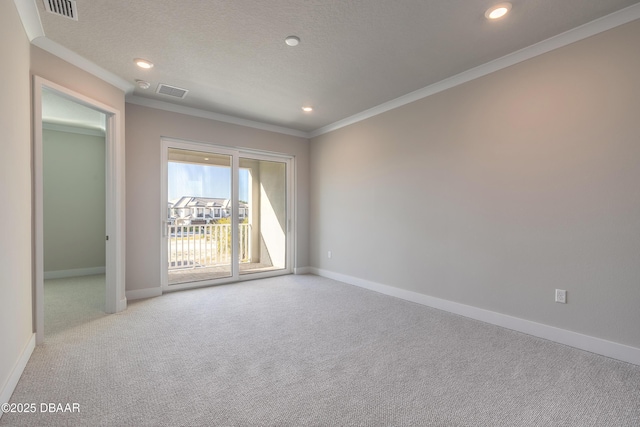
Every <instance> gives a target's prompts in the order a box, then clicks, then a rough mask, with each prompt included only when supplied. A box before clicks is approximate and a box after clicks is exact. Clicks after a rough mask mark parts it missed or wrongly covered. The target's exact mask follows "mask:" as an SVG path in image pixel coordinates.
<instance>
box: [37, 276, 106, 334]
mask: <svg viewBox="0 0 640 427" xmlns="http://www.w3.org/2000/svg"><path fill="white" fill-rule="evenodd" d="M105 288H106V284H105V276H104V274H102V275H95V276H81V277H69V278H64V279H51V280H45V281H44V324H45V337H46V338H52V337H54V336H55V335H57V334H59V333H62V332H64V331H66V330H68V329H72V328H74V327H77V326H81V325H82V324H84V323H87V322H90V321H92V320H96V319H99V318H101V317H104V316H105V311H104V307H105V298H106V297H105Z"/></svg>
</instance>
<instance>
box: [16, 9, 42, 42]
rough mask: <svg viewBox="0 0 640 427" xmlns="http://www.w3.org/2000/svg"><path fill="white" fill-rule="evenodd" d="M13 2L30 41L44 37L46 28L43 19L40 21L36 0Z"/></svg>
mask: <svg viewBox="0 0 640 427" xmlns="http://www.w3.org/2000/svg"><path fill="white" fill-rule="evenodd" d="M13 3H14V4H15V5H16V9H18V15H19V16H20V20H21V21H22V26H23V27H24V31H25V33H26V34H27V37H28V38H29V41H30V42H31V41H33V40H35V39H37V38H38V37H44V29H43V28H42V21H40V14H39V13H38V6H36V0H13Z"/></svg>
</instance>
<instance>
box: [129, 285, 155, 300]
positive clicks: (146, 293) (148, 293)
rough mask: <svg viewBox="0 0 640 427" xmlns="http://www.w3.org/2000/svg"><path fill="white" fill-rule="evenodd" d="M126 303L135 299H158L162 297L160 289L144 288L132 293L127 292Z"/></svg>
mask: <svg viewBox="0 0 640 427" xmlns="http://www.w3.org/2000/svg"><path fill="white" fill-rule="evenodd" d="M126 295H127V301H130V300H135V299H144V298H153V297H159V296H160V295H162V288H161V287H157V288H144V289H134V290H132V291H127V292H126Z"/></svg>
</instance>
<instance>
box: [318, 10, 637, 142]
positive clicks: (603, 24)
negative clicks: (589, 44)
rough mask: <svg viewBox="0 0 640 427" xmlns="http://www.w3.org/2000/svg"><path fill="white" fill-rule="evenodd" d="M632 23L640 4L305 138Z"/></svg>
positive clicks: (412, 93)
mask: <svg viewBox="0 0 640 427" xmlns="http://www.w3.org/2000/svg"><path fill="white" fill-rule="evenodd" d="M636 19H640V3H638V4H635V5H633V6H629V7H627V8H624V9H621V10H619V11H617V12H614V13H612V14H609V15H606V16H603V17H602V18H598V19H596V20H594V21H591V22H588V23H586V24H583V25H581V26H579V27H576V28H573V29H571V30H569V31H565V32H564V33H561V34H558V35H557V36H554V37H551V38H548V39H546V40H543V41H541V42H539V43H536V44H534V45H531V46H528V47H525V48H523V49H521V50H518V51H516V52H513V53H510V54H508V55H505V56H503V57H501V58H498V59H495V60H493V61H490V62H487V63H485V64H483V65H479V66H477V67H475V68H471V69H469V70H467V71H463V72H462V73H460V74H456V75H455V76H452V77H449V78H447V79H444V80H441V81H439V82H437V83H434V84H432V85H429V86H426V87H424V88H422V89H418V90H416V91H414V92H410V93H408V94H406V95H403V96H401V97H399V98H396V99H393V100H391V101H388V102H385V103H383V104H380V105H378V106H376V107H373V108H370V109H368V110H365V111H362V112H361V113H358V114H354V115H353V116H350V117H347V118H345V119H342V120H339V121H337V122H334V123H332V124H329V125H327V126H323V127H321V128H318V129H316V130H313V131H311V132H309V138H315V137H316V136H320V135H323V134H325V133H329V132H332V131H334V130H338V129H340V128H343V127H345V126H349V125H351V124H354V123H357V122H360V121H362V120H366V119H368V118H370V117H373V116H377V115H378V114H382V113H384V112H386V111H390V110H393V109H395V108H398V107H402V106H403V105H407V104H410V103H412V102H415V101H418V100H420V99H423V98H426V97H428V96H431V95H434V94H436V93H438V92H442V91H444V90H447V89H451V88H453V87H455V86H458V85H461V84H463V83H467V82H469V81H471V80H475V79H478V78H480V77H483V76H486V75H488V74H491V73H494V72H496V71H499V70H502V69H503V68H507V67H510V66H512V65H515V64H518V63H520V62H523V61H526V60H528V59H531V58H534V57H536V56H539V55H542V54H544V53H547V52H551V51H552V50H556V49H559V48H561V47H564V46H567V45H570V44H572V43H575V42H577V41H580V40H583V39H586V38H587V37H591V36H594V35H596V34H599V33H602V32H604V31H607V30H610V29H612V28H615V27H618V26H620V25H623V24H626V23H628V22H631V21H635V20H636Z"/></svg>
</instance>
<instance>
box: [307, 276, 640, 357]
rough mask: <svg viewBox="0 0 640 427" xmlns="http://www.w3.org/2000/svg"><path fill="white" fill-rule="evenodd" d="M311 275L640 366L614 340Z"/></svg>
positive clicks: (637, 352) (631, 351)
mask: <svg viewBox="0 0 640 427" xmlns="http://www.w3.org/2000/svg"><path fill="white" fill-rule="evenodd" d="M309 270H310V273H311V274H315V275H318V276H322V277H326V278H329V279H334V280H338V281H340V282H344V283H348V284H350V285H354V286H358V287H361V288H365V289H369V290H372V291H375V292H379V293H381V294H385V295H390V296H393V297H396V298H400V299H404V300H407V301H411V302H415V303H418V304H422V305H426V306H429V307H433V308H437V309H439V310H444V311H448V312H449V313H454V314H458V315H460V316H465V317H469V318H471V319H475V320H480V321H482V322H486V323H491V324H493V325H496V326H501V327H503V328H507V329H511V330H514V331H518V332H522V333H525V334H528V335H533V336H535V337H539V338H544V339H547V340H549V341H554V342H557V343H560V344H564V345H568V346H571V347H575V348H578V349H580V350H586V351H589V352H592V353H596V354H600V355H602V356H607V357H611V358H613V359H617V360H621V361H623V362H627V363H633V364H634V365H640V348H636V347H631V346H628V345H624V344H619V343H615V342H612V341H607V340H603V339H601V338H596V337H592V336H589V335H584V334H580V333H577V332H572V331H568V330H566V329H561V328H556V327H554V326H549V325H544V324H542V323H537V322H533V321H531V320H525V319H521V318H519V317H513V316H509V315H506V314H502V313H497V312H495V311H490V310H485V309H482V308H478V307H473V306H470V305H466V304H460V303H457V302H453V301H449V300H445V299H441V298H435V297H431V296H428V295H425V294H421V293H418V292H413V291H408V290H405V289H400V288H395V287H393V286H388V285H383V284H381V283H376V282H371V281H369V280H364V279H360V278H357V277H353V276H347V275H345V274H340V273H334V272H332V271H329V270H324V269H320V268H315V267H311V268H309Z"/></svg>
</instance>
